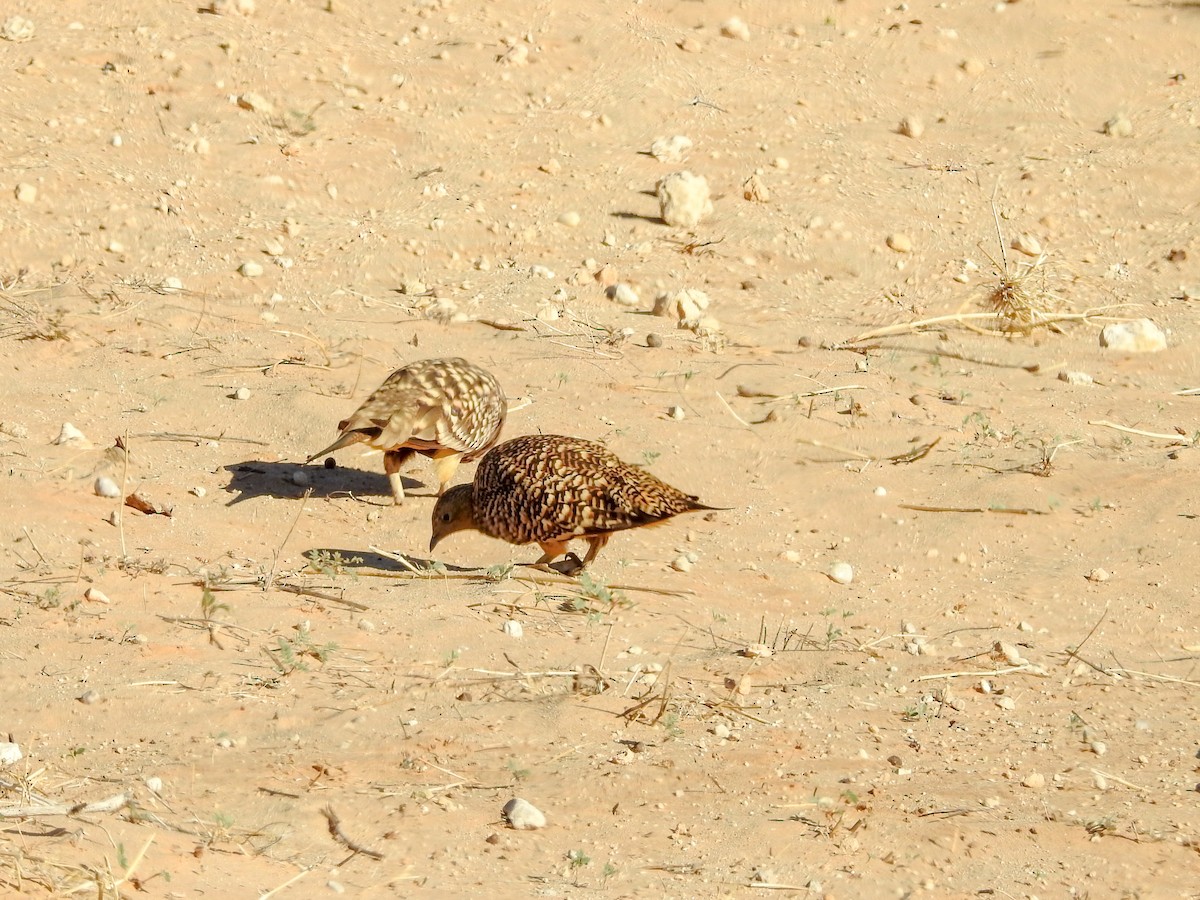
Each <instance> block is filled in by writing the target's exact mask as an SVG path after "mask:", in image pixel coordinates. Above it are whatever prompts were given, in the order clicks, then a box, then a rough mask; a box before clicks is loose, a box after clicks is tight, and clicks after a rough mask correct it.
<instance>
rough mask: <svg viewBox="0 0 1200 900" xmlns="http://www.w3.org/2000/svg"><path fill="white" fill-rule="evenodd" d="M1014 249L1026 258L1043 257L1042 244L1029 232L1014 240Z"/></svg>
mask: <svg viewBox="0 0 1200 900" xmlns="http://www.w3.org/2000/svg"><path fill="white" fill-rule="evenodd" d="M1012 248H1013V249H1014V250H1016V251H1017V252H1018V253H1024V254H1025V255H1026V256H1041V255H1042V242H1041V241H1039V240H1038V239H1037V238H1035V237H1034V236H1033V235H1032V234H1029V233H1028V232H1022V233H1021V234H1018V235H1017V236H1016V237H1015V238H1013V239H1012Z"/></svg>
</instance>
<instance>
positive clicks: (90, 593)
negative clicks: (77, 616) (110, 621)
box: [83, 587, 112, 606]
mask: <svg viewBox="0 0 1200 900" xmlns="http://www.w3.org/2000/svg"><path fill="white" fill-rule="evenodd" d="M83 599H84V600H86V601H87V602H88V603H103V604H104V605H105V606H107V605H108V604H110V603H112V601H111V600H109V599H108V594H106V593H104V591H102V590H99V589H98V588H94V587H90V588H88V589H87V590H86V591H84V592H83Z"/></svg>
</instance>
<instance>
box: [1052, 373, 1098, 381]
mask: <svg viewBox="0 0 1200 900" xmlns="http://www.w3.org/2000/svg"><path fill="white" fill-rule="evenodd" d="M1058 380H1059V381H1065V382H1066V383H1067V384H1095V383H1096V380H1095V379H1094V378H1092V376H1091V375H1089V374H1088V373H1087V372H1068V371H1066V370H1063V371H1062V372H1059V373H1058Z"/></svg>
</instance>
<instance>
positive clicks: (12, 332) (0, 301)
mask: <svg viewBox="0 0 1200 900" xmlns="http://www.w3.org/2000/svg"><path fill="white" fill-rule="evenodd" d="M21 277H22V276H21V275H18V276H16V277H15V278H12V279H0V338H16V339H17V340H19V341H66V340H70V338H71V335H70V332H69V331H68V329H67V326H66V325H65V324H64V323H63V318H64V316H65V315H66V313H65V311H64V310H63V309H62V308H61V307H60V308H57V309H54V310H51V309H50V308H49V306H48V304H47V301H52V300H56V299H58V297H59V296H61V290H62V289H63V288H64V287H65V285H63V284H61V283H59V284H50V285H47V286H45V287H41V288H27V289H24V290H14V288H16V287H17V286H18V285H19V284H20V282H21Z"/></svg>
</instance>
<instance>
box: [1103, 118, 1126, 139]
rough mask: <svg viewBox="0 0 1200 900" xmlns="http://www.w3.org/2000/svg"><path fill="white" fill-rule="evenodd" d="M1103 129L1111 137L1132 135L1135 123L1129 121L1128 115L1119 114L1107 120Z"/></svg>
mask: <svg viewBox="0 0 1200 900" xmlns="http://www.w3.org/2000/svg"><path fill="white" fill-rule="evenodd" d="M1101 130H1102V131H1103V132H1104V133H1105V134H1107V135H1108V136H1109V137H1121V138H1125V137H1132V136H1133V123H1132V122H1131V121H1129V118H1128V116H1124V115H1121V114H1117V115H1115V116H1113V117H1112V118H1111V119H1109V120H1108V121H1107V122H1105V123H1104V128H1102V129H1101Z"/></svg>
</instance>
